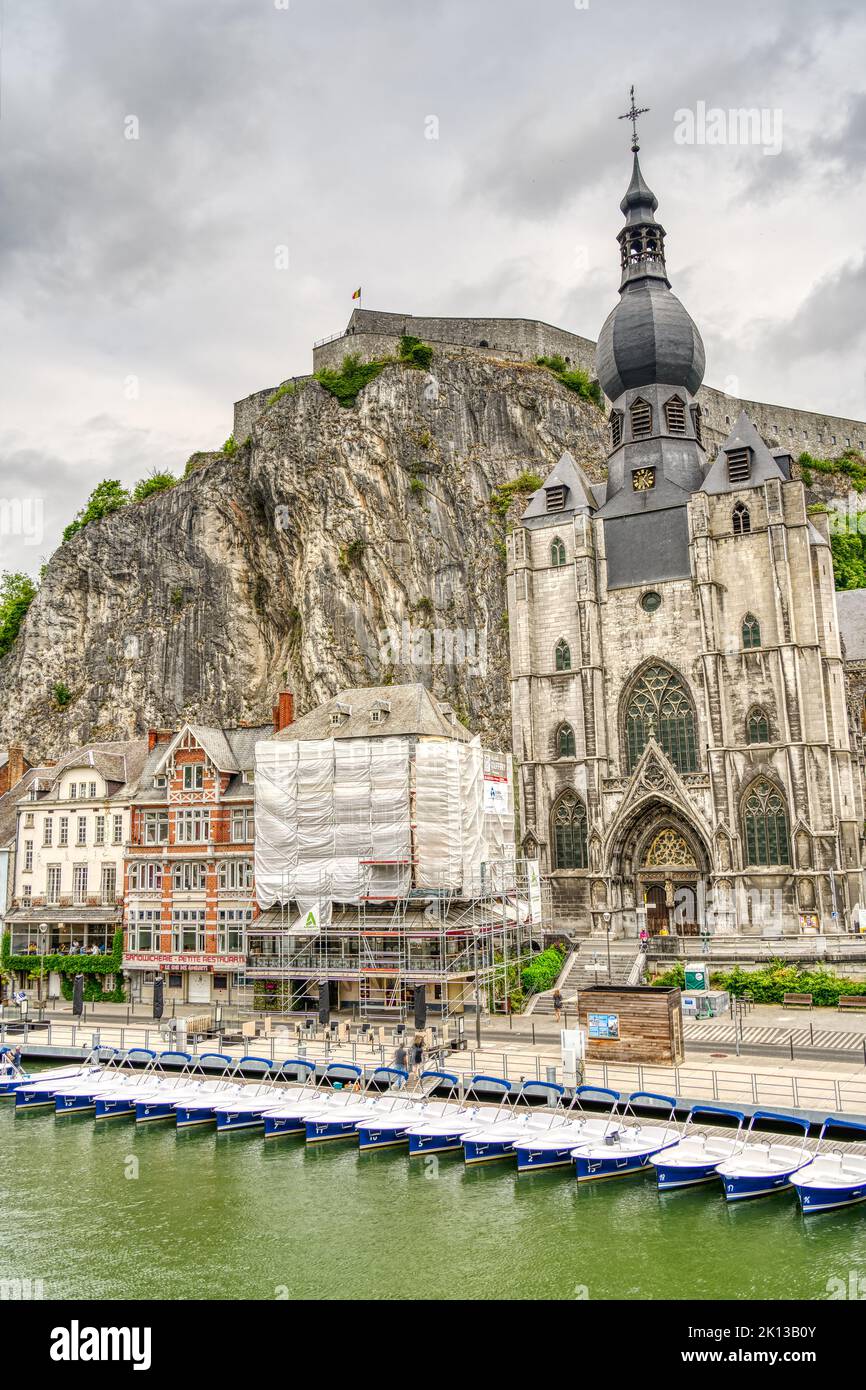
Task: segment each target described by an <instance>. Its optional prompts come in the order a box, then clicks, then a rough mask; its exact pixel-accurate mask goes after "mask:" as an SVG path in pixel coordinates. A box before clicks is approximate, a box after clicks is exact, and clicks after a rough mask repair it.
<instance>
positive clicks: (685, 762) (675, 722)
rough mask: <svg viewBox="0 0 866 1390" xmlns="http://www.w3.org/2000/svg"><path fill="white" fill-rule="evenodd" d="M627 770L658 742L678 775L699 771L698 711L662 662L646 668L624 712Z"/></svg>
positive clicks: (680, 681) (636, 683)
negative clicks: (653, 743)
mask: <svg viewBox="0 0 866 1390" xmlns="http://www.w3.org/2000/svg"><path fill="white" fill-rule="evenodd" d="M625 738H626V752H627V757H628V770H629V772H631V771H632V770H633V769H634V767H635V765H636V763H637V761H638V759H639V758H640V755H641V753H642V752H643V750H644V749H645V748H646V746H647V744H648V742H649V740H650V739H651V738H655V739H656V740H657V742H658V744H659V746H660V747H661V748H662V749H663V750H664V752H665V753H666V754H667V756H668V757H669V758H670V760H671V762H672V763H673V765H674V767H675V768H676V769H677V771H678V772H696V771H697V766H698V762H697V752H696V749H697V737H696V732H695V711H694V706H693V705H692V701H691V697H690V696H689V693H688V690H687V689H686V687H685V684H684V683H683V681H682V680H681V679H680V677H679V676H678V675H677V674H676V672H674V671H672V670H671V669H670V667H669V666H664V665H662V663H661V662H658V663H656V664H655V665H653V666H647V667H645V668H644V670H643V671H642V672H641V674H640V675H639V677H638V678H637V680H636V681H635V683H634V685H633V687H632V690H631V693H630V695H629V698H628V701H627V703H626V711H625Z"/></svg>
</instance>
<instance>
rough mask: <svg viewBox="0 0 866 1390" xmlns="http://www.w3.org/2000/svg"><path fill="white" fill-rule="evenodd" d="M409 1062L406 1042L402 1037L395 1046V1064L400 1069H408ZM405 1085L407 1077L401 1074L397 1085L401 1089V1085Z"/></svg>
mask: <svg viewBox="0 0 866 1390" xmlns="http://www.w3.org/2000/svg"><path fill="white" fill-rule="evenodd" d="M408 1062H409V1057H408V1054H407V1052H406V1044H405V1043H404V1041H403V1039H402V1038H400V1039H399V1040H398V1042H397V1046H396V1047H395V1048H394V1066H395V1067H397V1068H398V1069H399V1070H400V1071H407V1070H408ZM405 1085H406V1078H405V1077H404V1076H401V1077H400V1078H399V1080H398V1082H397V1087H398V1089H399V1088H400V1087H401V1086H405Z"/></svg>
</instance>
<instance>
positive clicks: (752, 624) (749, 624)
mask: <svg viewBox="0 0 866 1390" xmlns="http://www.w3.org/2000/svg"><path fill="white" fill-rule="evenodd" d="M760 645H761V624H760V623H759V622H758V620H757V618H756V617H755V615H754V613H747V614H746V616H745V618H744V619H743V647H744V649H745V650H746V651H751V650H753V649H754V648H755V647H760Z"/></svg>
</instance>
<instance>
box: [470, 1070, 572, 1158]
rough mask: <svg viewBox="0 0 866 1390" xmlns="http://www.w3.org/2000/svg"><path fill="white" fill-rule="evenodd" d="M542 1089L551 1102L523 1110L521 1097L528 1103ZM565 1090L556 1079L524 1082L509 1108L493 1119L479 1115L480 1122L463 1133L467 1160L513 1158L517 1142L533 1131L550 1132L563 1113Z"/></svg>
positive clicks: (526, 1137) (499, 1110)
mask: <svg viewBox="0 0 866 1390" xmlns="http://www.w3.org/2000/svg"><path fill="white" fill-rule="evenodd" d="M539 1091H540V1092H542V1093H543V1094H544V1095H545V1097H546V1099H547V1101H548V1102H549V1104H548V1106H547V1107H545V1108H543V1109H539V1110H530V1109H527V1110H525V1111H524V1113H523V1114H520V1113H519V1112H518V1109H517V1107H518V1106H519V1104H520V1102H521V1100H523V1101H525V1102H526V1104H527V1106H528V1104H529V1099H530V1097H531V1096H533V1095H536V1094H537V1093H538V1092H539ZM564 1094H565V1090H564V1088H563V1087H562V1086H559V1085H557V1083H556V1082H555V1081H524V1082H522V1083H521V1085H520V1088H519V1090H518V1091H517V1092H516V1093H515V1094H514V1098H513V1101H512V1104H511V1106H510V1107H509V1109H508V1110H507V1111H505V1110H504V1109H498V1110H497V1111H496V1112H495V1113H494V1115H493V1116H492V1117H491V1118H490V1119H487V1117H486V1116H484V1115H480V1116H479V1117H478V1121H477V1123H474V1124H473V1125H472V1127H471V1128H470V1129H468V1130H467V1131H466V1132H465V1133H464V1134H462V1135H461V1136H460V1139H461V1143H462V1145H463V1159H464V1162H466V1163H467V1164H473V1163H495V1162H498V1161H500V1160H503V1159H510V1158H513V1157H514V1147H515V1144H517V1143H518V1142H519V1141H521V1140H524V1141H525V1140H526V1139H528V1138H530V1137H531V1136H532V1135H534V1134H539V1135H541V1134H545V1133H547V1132H548V1131H549V1130H550V1126H551V1124H552V1123H553V1122H554V1121H555V1120H556V1119H557V1117H558V1115H561V1114H563V1113H564V1112H563V1111H562V1110H561V1109H560V1108H559V1107H560V1102H561V1100H562V1097H563V1095H564ZM551 1106H552V1108H551Z"/></svg>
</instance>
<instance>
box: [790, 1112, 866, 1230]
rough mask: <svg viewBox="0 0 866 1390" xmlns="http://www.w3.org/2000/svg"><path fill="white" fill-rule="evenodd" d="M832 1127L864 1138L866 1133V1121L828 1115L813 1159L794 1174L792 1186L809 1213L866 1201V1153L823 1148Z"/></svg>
mask: <svg viewBox="0 0 866 1390" xmlns="http://www.w3.org/2000/svg"><path fill="white" fill-rule="evenodd" d="M833 1130H843V1131H846V1132H847V1133H854V1134H858V1135H860V1136H861V1137H862V1136H863V1135H866V1124H862V1123H861V1124H858V1123H856V1122H855V1121H854V1120H839V1119H837V1118H836V1117H835V1116H834V1115H828V1116H827V1118H826V1120H825V1121H824V1123H823V1125H822V1126H821V1134H820V1136H819V1139H818V1146H817V1148H816V1150H815V1153H814V1154H813V1156H812V1159H811V1161H810V1162H809V1163H807V1164H805V1166H804V1167H802V1168H798V1169H797V1171H796V1172H795V1173H792V1174H791V1186H792V1187H793V1188H794V1189H795V1190H796V1193H797V1196H798V1198H799V1200H800V1206H801V1208H802V1210H803V1212H804V1214H807V1215H808V1214H809V1213H810V1212H819V1211H834V1210H835V1209H836V1208H837V1207H853V1206H856V1205H857V1204H858V1203H860V1202H866V1152H864V1153H862V1154H859V1153H858V1154H852V1153H848V1152H846V1151H844V1150H841V1149H840V1150H836V1151H822V1147H823V1144H824V1140H825V1137H826V1135H827V1134H828V1133H829V1132H832V1131H833Z"/></svg>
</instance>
